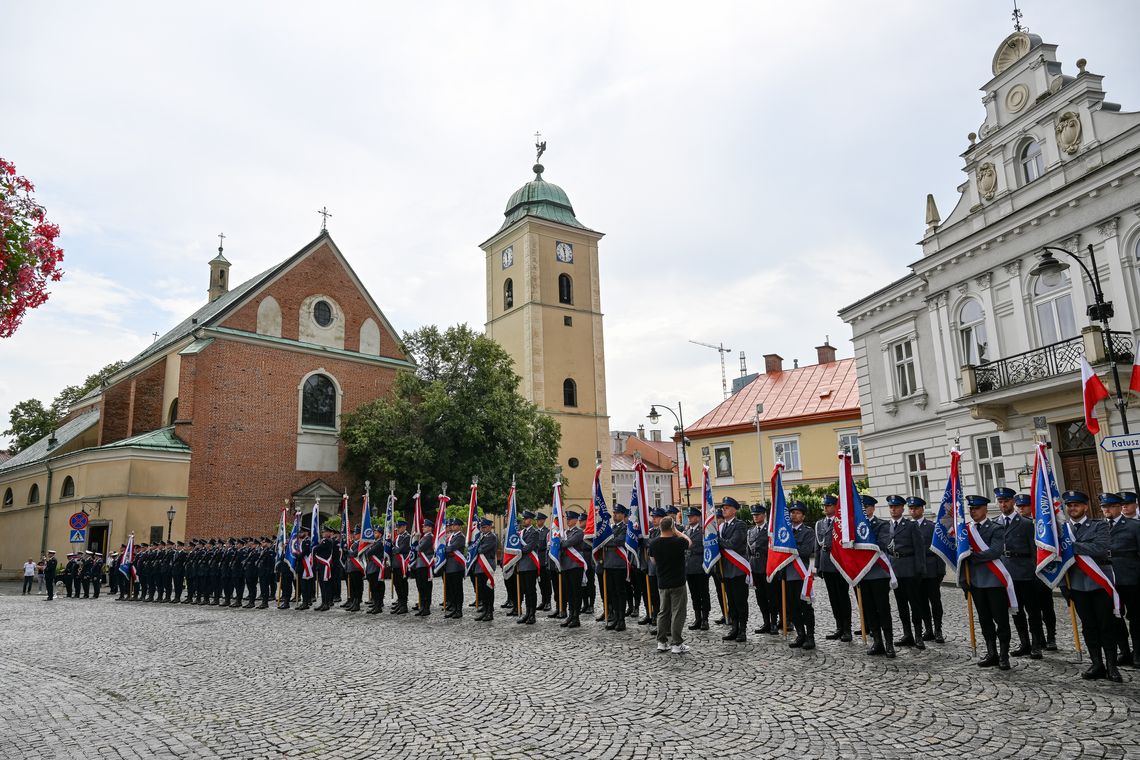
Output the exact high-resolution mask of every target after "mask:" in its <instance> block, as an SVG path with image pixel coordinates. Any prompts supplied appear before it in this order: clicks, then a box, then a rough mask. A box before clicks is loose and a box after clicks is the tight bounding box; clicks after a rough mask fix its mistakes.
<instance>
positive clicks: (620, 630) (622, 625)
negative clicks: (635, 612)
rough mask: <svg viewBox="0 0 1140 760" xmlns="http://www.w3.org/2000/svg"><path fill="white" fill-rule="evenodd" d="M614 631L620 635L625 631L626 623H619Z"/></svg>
mask: <svg viewBox="0 0 1140 760" xmlns="http://www.w3.org/2000/svg"><path fill="white" fill-rule="evenodd" d="M614 630H615V631H617V632H618V633H621V632H622V631H624V630H625V621H622V622H620V623H618V624H617V625H616V626H614Z"/></svg>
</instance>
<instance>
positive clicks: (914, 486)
mask: <svg viewBox="0 0 1140 760" xmlns="http://www.w3.org/2000/svg"><path fill="white" fill-rule="evenodd" d="M904 456H905V457H906V480H907V484H908V485H909V486H910V495H911V496H917V497H918V498H920V499H924V500H926V501H928V502H929V501H930V499H929V497H928V496H927V494H928V493H929V492H930V480H929V478H928V477H927V474H926V454H924V453H923V452H921V451H916V452H915V453H913V454H904Z"/></svg>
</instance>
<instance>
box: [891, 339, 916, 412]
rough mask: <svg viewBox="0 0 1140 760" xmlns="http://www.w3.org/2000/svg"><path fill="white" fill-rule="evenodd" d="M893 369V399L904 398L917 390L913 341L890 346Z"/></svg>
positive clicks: (904, 341)
mask: <svg viewBox="0 0 1140 760" xmlns="http://www.w3.org/2000/svg"><path fill="white" fill-rule="evenodd" d="M891 360H892V361H893V362H894V368H895V397H896V398H906V397H907V396H909V395H911V394H913V393H914V392H916V391H917V390H918V379H917V377H916V374H915V371H914V341H912V340H903V341H899V342H898V343H895V344H894V345H892V346H891Z"/></svg>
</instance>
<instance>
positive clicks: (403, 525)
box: [396, 519, 408, 528]
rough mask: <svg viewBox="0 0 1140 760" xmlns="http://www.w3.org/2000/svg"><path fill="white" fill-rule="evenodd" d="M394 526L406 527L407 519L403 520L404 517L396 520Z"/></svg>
mask: <svg viewBox="0 0 1140 760" xmlns="http://www.w3.org/2000/svg"><path fill="white" fill-rule="evenodd" d="M396 526H397V527H400V526H402V527H405V528H406V527H408V521H407V520H404V519H400V520H397V521H396Z"/></svg>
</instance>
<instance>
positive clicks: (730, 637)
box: [720, 625, 740, 641]
mask: <svg viewBox="0 0 1140 760" xmlns="http://www.w3.org/2000/svg"><path fill="white" fill-rule="evenodd" d="M738 633H740V629H739V628H737V627H736V626H735V625H734V626H732V628H729V629H728V633H726V634H725V635H724V636H721V637H720V640H721V641H735V640H736V634H738Z"/></svg>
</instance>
